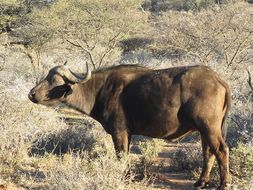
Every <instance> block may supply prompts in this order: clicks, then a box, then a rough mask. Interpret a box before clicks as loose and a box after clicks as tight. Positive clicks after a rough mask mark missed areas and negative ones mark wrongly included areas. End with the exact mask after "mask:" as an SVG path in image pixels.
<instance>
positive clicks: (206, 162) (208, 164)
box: [194, 136, 215, 188]
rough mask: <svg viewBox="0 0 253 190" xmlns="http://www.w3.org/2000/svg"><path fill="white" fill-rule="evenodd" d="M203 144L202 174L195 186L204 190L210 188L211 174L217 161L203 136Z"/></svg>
mask: <svg viewBox="0 0 253 190" xmlns="http://www.w3.org/2000/svg"><path fill="white" fill-rule="evenodd" d="M201 143H202V151H203V166H202V173H201V175H200V178H199V180H198V181H197V182H196V183H194V186H195V187H199V188H204V187H206V186H208V183H209V179H210V172H211V170H212V167H213V164H214V161H215V155H214V154H213V153H212V152H211V149H210V147H209V146H208V143H207V142H206V139H205V138H204V137H203V136H201Z"/></svg>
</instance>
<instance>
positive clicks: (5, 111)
mask: <svg viewBox="0 0 253 190" xmlns="http://www.w3.org/2000/svg"><path fill="white" fill-rule="evenodd" d="M12 59H13V57H12ZM26 66H27V64H22V63H20V62H19V64H15V65H14V64H13V65H12V64H6V65H5V68H4V70H2V71H0V72H1V73H0V81H1V82H0V89H1V91H0V94H1V96H0V104H1V107H0V115H1V117H0V126H1V127H0V134H1V139H0V184H1V185H3V186H7V187H8V188H12V187H16V188H24V189H140V187H141V189H145V188H146V182H144V181H143V182H133V181H132V178H133V177H134V174H131V175H128V177H127V178H126V177H125V176H126V173H127V172H128V170H129V168H130V167H131V163H130V160H129V158H128V157H124V159H122V160H120V161H119V160H117V159H116V157H115V152H114V149H113V145H112V141H111V137H110V136H109V135H107V134H106V133H105V131H104V130H103V129H102V127H101V126H99V125H98V123H96V122H94V121H91V119H88V118H87V119H86V120H83V119H82V120H77V121H78V122H77V121H76V120H71V121H70V120H68V121H66V120H63V119H61V118H60V117H59V114H58V113H57V112H56V111H55V110H53V109H49V108H46V107H44V106H40V105H35V104H32V103H31V102H30V101H29V100H28V98H27V93H28V92H29V89H30V88H31V86H32V85H33V84H32V82H31V81H34V80H35V78H32V77H33V74H32V73H33V72H32V69H31V68H30V69H27V70H24V68H26ZM29 73H30V74H29ZM33 79H34V80H33ZM98 137H99V138H98Z"/></svg>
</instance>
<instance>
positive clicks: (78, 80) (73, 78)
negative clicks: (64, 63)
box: [65, 62, 91, 83]
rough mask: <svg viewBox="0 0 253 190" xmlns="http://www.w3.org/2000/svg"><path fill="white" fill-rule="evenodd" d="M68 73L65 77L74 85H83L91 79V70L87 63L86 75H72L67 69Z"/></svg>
mask: <svg viewBox="0 0 253 190" xmlns="http://www.w3.org/2000/svg"><path fill="white" fill-rule="evenodd" d="M68 70H69V71H70V73H69V74H68V75H66V74H65V76H66V77H67V78H68V79H69V80H70V81H72V82H74V83H85V82H87V81H88V80H89V79H90V78H91V70H90V68H89V65H88V63H87V62H86V73H85V75H83V76H82V75H80V74H77V73H74V72H73V71H71V70H70V69H68Z"/></svg>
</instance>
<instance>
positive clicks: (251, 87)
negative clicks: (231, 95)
mask: <svg viewBox="0 0 253 190" xmlns="http://www.w3.org/2000/svg"><path fill="white" fill-rule="evenodd" d="M247 73H248V80H247V82H248V84H249V87H250V89H251V92H253V84H252V78H251V73H250V72H249V70H248V69H247Z"/></svg>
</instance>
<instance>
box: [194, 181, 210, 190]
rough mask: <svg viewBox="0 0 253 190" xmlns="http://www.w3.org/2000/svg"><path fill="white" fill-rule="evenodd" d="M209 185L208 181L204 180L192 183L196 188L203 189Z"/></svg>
mask: <svg viewBox="0 0 253 190" xmlns="http://www.w3.org/2000/svg"><path fill="white" fill-rule="evenodd" d="M208 186H209V183H208V182H206V181H204V180H198V181H197V182H196V183H194V187H197V188H198V189H203V188H206V187H208Z"/></svg>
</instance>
